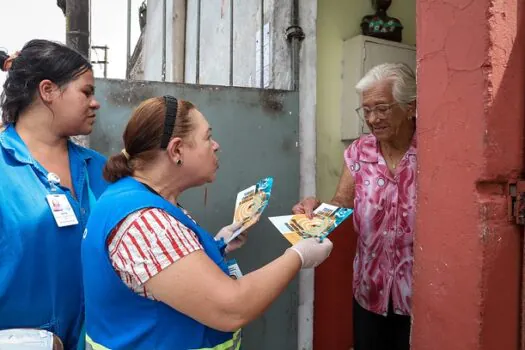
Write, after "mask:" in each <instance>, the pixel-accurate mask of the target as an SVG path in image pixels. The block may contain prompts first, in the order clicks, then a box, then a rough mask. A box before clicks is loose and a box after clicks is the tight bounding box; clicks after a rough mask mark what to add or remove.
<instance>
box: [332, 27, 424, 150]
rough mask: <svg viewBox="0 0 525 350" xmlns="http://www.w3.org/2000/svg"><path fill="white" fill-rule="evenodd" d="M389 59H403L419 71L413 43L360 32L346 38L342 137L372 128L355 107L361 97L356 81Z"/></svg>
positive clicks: (352, 135) (350, 136) (343, 138)
mask: <svg viewBox="0 0 525 350" xmlns="http://www.w3.org/2000/svg"><path fill="white" fill-rule="evenodd" d="M387 62H404V63H406V64H408V65H409V66H410V67H411V68H412V69H413V70H414V72H415V71H416V48H415V47H414V46H411V45H406V44H400V43H396V42H393V41H388V40H382V39H376V38H373V37H369V36H364V35H358V36H355V37H353V38H350V39H347V40H345V41H344V42H343V76H342V78H343V88H342V96H341V139H342V140H344V141H346V140H354V139H357V138H358V137H359V136H361V135H362V134H363V133H368V132H369V130H368V128H367V127H366V124H365V123H364V122H363V121H362V120H360V118H359V117H358V115H357V113H356V112H355V109H356V108H357V107H359V106H360V103H361V101H360V97H359V94H358V93H357V92H356V90H355V85H356V84H357V82H358V81H359V79H361V78H362V77H363V76H364V74H365V73H366V72H367V71H368V70H369V69H370V68H372V67H374V66H376V65H378V64H381V63H387Z"/></svg>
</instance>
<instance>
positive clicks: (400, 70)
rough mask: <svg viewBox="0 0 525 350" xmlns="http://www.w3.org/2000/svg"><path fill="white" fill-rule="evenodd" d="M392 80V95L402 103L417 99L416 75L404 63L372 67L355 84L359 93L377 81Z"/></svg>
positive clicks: (405, 103) (406, 103)
mask: <svg viewBox="0 0 525 350" xmlns="http://www.w3.org/2000/svg"><path fill="white" fill-rule="evenodd" d="M385 80H391V81H392V82H393V84H392V95H393V96H394V99H395V100H396V102H397V103H399V104H400V105H405V106H406V105H408V104H410V103H412V102H414V101H415V100H416V95H417V86H416V76H415V74H414V72H413V71H412V69H410V67H409V66H408V65H406V64H404V63H383V64H380V65H377V66H375V67H373V68H372V69H370V70H369V71H368V72H367V73H366V74H365V76H364V77H363V78H361V80H359V82H358V83H357V85H356V86H355V88H356V90H357V91H358V92H359V93H363V91H366V90H369V89H371V88H372V87H374V86H375V85H376V84H377V83H379V82H381V81H385Z"/></svg>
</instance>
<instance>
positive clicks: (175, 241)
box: [106, 208, 202, 299]
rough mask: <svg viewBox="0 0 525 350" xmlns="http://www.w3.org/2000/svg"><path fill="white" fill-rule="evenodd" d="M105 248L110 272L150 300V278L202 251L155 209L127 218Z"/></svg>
mask: <svg viewBox="0 0 525 350" xmlns="http://www.w3.org/2000/svg"><path fill="white" fill-rule="evenodd" d="M184 213H185V214H187V212H186V211H184ZM106 245H107V247H108V251H109V258H110V260H111V263H112V265H113V268H114V269H115V271H116V272H117V274H118V275H119V276H120V278H121V279H122V281H123V282H124V283H125V284H126V285H127V286H128V287H129V288H131V289H132V290H133V291H135V292H136V293H138V294H140V295H142V296H144V297H147V298H150V299H153V296H152V295H150V294H149V293H148V292H147V291H146V288H145V283H146V282H147V281H148V280H149V279H150V278H151V277H153V276H155V275H156V274H158V273H159V272H160V271H162V270H164V269H165V268H167V267H168V266H170V265H171V264H173V263H174V262H176V261H178V260H179V259H181V258H183V257H185V256H186V255H188V254H190V253H192V252H195V251H197V250H200V249H202V246H201V244H200V243H199V239H198V238H197V236H196V234H195V233H194V232H193V231H192V230H190V229H189V228H187V227H186V226H184V225H183V224H181V223H180V222H179V221H178V220H177V219H175V218H174V217H173V216H171V215H169V214H168V213H167V212H165V211H164V210H162V209H157V208H147V209H142V210H138V211H136V212H134V213H131V214H130V215H128V216H127V217H126V218H124V219H123V220H122V221H121V222H120V223H119V224H118V225H117V226H116V227H115V228H114V229H113V230H112V231H111V233H110V235H109V237H108V239H107V241H106Z"/></svg>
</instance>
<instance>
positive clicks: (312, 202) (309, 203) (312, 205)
mask: <svg viewBox="0 0 525 350" xmlns="http://www.w3.org/2000/svg"><path fill="white" fill-rule="evenodd" d="M319 205H321V202H319V200H318V199H317V198H314V197H306V198H305V199H303V200H302V201H300V202H299V203H297V204H296V205H294V206H293V208H292V213H294V214H305V215H306V216H307V217H308V218H309V219H311V218H312V217H313V216H314V214H313V213H314V210H315V209H316V208H317V207H318V206H319Z"/></svg>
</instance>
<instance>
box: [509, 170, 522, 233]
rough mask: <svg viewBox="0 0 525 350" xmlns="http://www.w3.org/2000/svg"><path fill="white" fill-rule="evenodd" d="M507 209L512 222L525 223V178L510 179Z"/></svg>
mask: <svg viewBox="0 0 525 350" xmlns="http://www.w3.org/2000/svg"><path fill="white" fill-rule="evenodd" d="M507 211H508V217H509V220H510V221H511V222H514V223H516V224H518V225H525V180H512V181H509V183H508V186H507Z"/></svg>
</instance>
